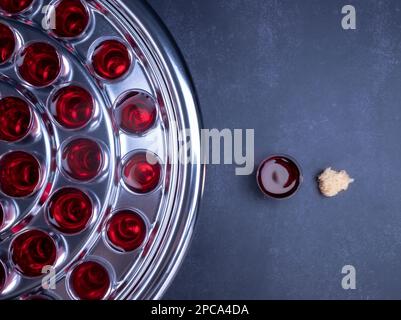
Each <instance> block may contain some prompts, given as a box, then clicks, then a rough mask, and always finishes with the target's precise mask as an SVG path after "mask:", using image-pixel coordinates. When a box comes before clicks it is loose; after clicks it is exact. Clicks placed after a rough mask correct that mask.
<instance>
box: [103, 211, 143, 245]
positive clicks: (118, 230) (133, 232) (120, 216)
mask: <svg viewBox="0 0 401 320" xmlns="http://www.w3.org/2000/svg"><path fill="white" fill-rule="evenodd" d="M107 237H108V238H109V240H110V242H111V243H112V244H113V246H115V247H117V248H118V249H121V250H122V251H126V252H128V251H133V250H136V249H138V248H139V247H140V246H141V245H142V243H143V241H144V240H145V238H146V224H145V222H144V221H143V219H142V218H141V216H140V215H138V214H137V213H135V212H133V211H129V210H124V211H120V212H118V213H116V214H115V215H114V216H113V217H112V218H111V219H110V221H109V223H108V225H107Z"/></svg>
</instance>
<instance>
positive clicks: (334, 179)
mask: <svg viewBox="0 0 401 320" xmlns="http://www.w3.org/2000/svg"><path fill="white" fill-rule="evenodd" d="M318 182H319V189H320V192H321V193H322V194H323V195H324V196H326V197H334V196H336V195H337V194H338V193H339V192H341V191H345V190H347V189H348V186H349V185H350V183H352V182H354V179H352V178H351V177H350V176H349V175H348V173H347V172H346V171H345V170H341V171H335V170H332V169H331V168H327V169H326V170H324V171H323V172H322V173H321V174H320V176H319V177H318Z"/></svg>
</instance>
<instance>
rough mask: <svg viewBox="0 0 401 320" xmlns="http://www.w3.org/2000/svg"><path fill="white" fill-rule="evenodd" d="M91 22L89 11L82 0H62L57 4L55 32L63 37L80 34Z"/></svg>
mask: <svg viewBox="0 0 401 320" xmlns="http://www.w3.org/2000/svg"><path fill="white" fill-rule="evenodd" d="M88 24H89V13H88V11H87V10H86V8H85V6H84V5H83V3H82V2H81V1H80V0H62V1H61V2H59V3H58V4H57V6H56V29H55V30H54V33H55V34H56V35H57V36H59V37H63V38H73V37H78V36H80V35H81V34H82V33H83V32H84V31H85V29H86V27H87V26H88Z"/></svg>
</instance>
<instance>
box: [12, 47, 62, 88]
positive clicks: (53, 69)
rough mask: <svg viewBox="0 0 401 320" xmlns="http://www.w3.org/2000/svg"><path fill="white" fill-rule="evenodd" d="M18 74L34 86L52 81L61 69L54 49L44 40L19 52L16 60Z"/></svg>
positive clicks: (40, 85) (42, 85)
mask: <svg viewBox="0 0 401 320" xmlns="http://www.w3.org/2000/svg"><path fill="white" fill-rule="evenodd" d="M17 67H18V72H19V74H20V76H21V77H22V78H23V79H24V80H25V81H26V82H28V83H29V84H30V85H32V86H35V87H45V86H48V85H50V84H51V83H52V82H54V81H55V80H56V79H57V77H58V76H59V74H60V71H61V60H60V57H59V55H58V53H57V51H56V49H55V48H54V47H53V46H51V45H50V44H48V43H46V42H35V43H32V44H30V45H29V46H27V47H26V48H24V49H23V51H22V52H21V54H20V56H19V58H18V61H17Z"/></svg>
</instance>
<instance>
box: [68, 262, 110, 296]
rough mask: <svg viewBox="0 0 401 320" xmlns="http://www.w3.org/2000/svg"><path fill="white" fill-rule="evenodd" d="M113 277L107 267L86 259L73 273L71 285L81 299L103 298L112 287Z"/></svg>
mask: <svg viewBox="0 0 401 320" xmlns="http://www.w3.org/2000/svg"><path fill="white" fill-rule="evenodd" d="M110 284H111V279H110V276H109V273H108V272H107V270H106V268H105V267H103V266H102V265H101V264H100V263H98V262H95V261H86V262H83V263H81V264H79V265H78V266H76V267H75V269H74V270H73V271H72V273H71V278H70V286H71V289H72V290H73V291H74V293H75V295H76V296H77V298H79V299H81V300H101V299H103V298H104V297H105V296H106V295H107V292H108V290H109V288H110Z"/></svg>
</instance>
